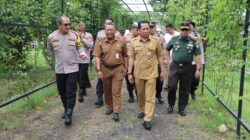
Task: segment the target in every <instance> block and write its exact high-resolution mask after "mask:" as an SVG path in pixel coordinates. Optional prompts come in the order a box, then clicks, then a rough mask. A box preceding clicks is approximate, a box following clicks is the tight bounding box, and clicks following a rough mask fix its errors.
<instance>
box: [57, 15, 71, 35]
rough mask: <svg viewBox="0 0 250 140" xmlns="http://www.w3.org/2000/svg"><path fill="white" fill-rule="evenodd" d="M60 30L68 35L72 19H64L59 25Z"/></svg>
mask: <svg viewBox="0 0 250 140" xmlns="http://www.w3.org/2000/svg"><path fill="white" fill-rule="evenodd" d="M59 30H60V31H61V32H62V33H63V34H68V33H69V30H70V19H69V18H67V17H62V23H61V24H60V25H59Z"/></svg>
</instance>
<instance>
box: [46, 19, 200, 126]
mask: <svg viewBox="0 0 250 140" xmlns="http://www.w3.org/2000/svg"><path fill="white" fill-rule="evenodd" d="M192 23H193V22H191V21H184V22H183V23H181V24H180V28H179V29H180V35H178V34H176V32H175V31H174V30H173V26H172V25H171V24H169V25H167V26H166V29H167V34H166V35H165V37H163V36H159V35H157V34H156V33H155V32H154V29H155V24H152V23H151V22H149V21H146V20H142V21H140V22H138V24H133V25H132V27H131V33H130V34H129V35H127V36H126V37H122V36H121V35H120V34H119V32H117V31H116V26H115V24H114V23H113V21H112V20H111V19H106V20H105V22H104V30H101V31H99V32H98V34H97V37H96V42H95V46H94V42H93V37H92V35H91V34H90V33H87V32H86V31H85V27H84V24H83V23H82V22H80V23H78V25H77V32H74V31H71V30H70V19H69V18H68V17H66V16H61V17H60V18H59V20H58V30H56V31H55V32H53V33H52V34H50V35H49V37H48V49H49V52H50V53H51V55H52V57H53V59H54V60H55V73H56V81H57V88H58V91H59V94H60V97H61V100H62V103H63V106H64V109H65V111H64V113H63V116H62V117H63V118H64V119H65V124H66V125H70V124H71V123H72V119H71V118H72V113H73V109H74V105H75V102H76V92H77V81H79V96H78V100H79V102H82V101H83V96H84V95H86V88H88V87H90V86H91V85H90V82H89V78H88V74H87V71H88V63H89V62H90V50H91V49H92V48H93V46H94V49H93V53H92V54H93V56H94V60H95V69H96V73H97V76H98V82H97V85H96V93H97V101H96V102H95V104H96V105H103V103H105V106H106V111H105V114H106V115H110V114H113V116H112V119H113V120H114V121H119V120H120V116H119V113H120V111H121V87H122V81H123V79H124V77H125V79H126V83H127V89H128V93H129V100H128V101H129V102H130V103H133V102H134V100H135V96H134V92H133V91H135V93H136V96H137V101H138V105H139V108H140V113H139V114H138V116H137V117H138V118H143V120H144V121H143V126H144V128H145V129H147V130H150V129H151V127H152V123H151V121H152V118H153V112H154V108H155V99H156V98H157V99H158V101H159V103H161V104H162V103H163V102H164V100H163V98H162V96H161V91H162V86H163V81H164V77H165V75H166V73H167V71H168V73H169V74H168V104H169V106H168V107H167V111H168V112H169V113H172V112H173V110H174V105H175V100H176V90H177V84H178V83H179V101H178V109H179V114H180V115H181V116H185V115H186V112H185V108H186V105H187V103H188V97H189V94H190V90H191V85H192V77H194V79H198V78H199V76H200V69H201V57H200V54H201V49H200V47H201V46H200V45H198V43H197V42H199V37H198V36H193V35H192V34H191V32H190V29H191V28H192V27H193V25H191V24H192ZM166 41H167V42H166ZM202 50H203V49H202ZM193 60H194V62H193V64H194V66H195V67H194V68H193V66H192V61H193ZM202 62H204V61H202ZM193 69H194V70H193ZM196 83H197V81H196ZM194 86H195V87H194V88H193V89H195V88H196V86H197V84H195V85H194ZM103 93H104V101H103ZM192 98H193V99H195V94H194V90H193V91H192Z"/></svg>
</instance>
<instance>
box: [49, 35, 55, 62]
mask: <svg viewBox="0 0 250 140" xmlns="http://www.w3.org/2000/svg"><path fill="white" fill-rule="evenodd" d="M47 49H48V52H49V54H50V56H51V58H52V61H53V62H55V54H54V51H53V46H52V43H51V39H50V37H48V41H47Z"/></svg>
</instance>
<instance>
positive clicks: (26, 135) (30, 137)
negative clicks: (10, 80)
mask: <svg viewBox="0 0 250 140" xmlns="http://www.w3.org/2000/svg"><path fill="white" fill-rule="evenodd" d="M95 85H96V81H92V88H91V89H89V90H88V95H87V96H85V99H84V102H83V103H81V104H80V103H77V104H76V107H75V110H74V114H73V124H72V126H70V127H66V126H65V125H64V120H63V119H61V118H60V116H61V113H62V111H63V109H62V105H61V103H60V101H59V98H58V99H53V102H54V103H53V104H52V105H51V107H50V108H49V109H47V110H43V111H37V112H34V113H32V114H31V115H30V116H29V117H27V118H25V119H24V123H23V124H22V125H21V127H20V128H17V129H15V130H13V131H2V132H0V140H9V139H11V140H12V139H13V140H201V139H202V140H211V139H213V140H220V138H219V136H217V135H214V134H209V133H207V132H201V131H200V130H199V129H198V128H197V127H196V124H195V118H196V115H198V114H196V113H195V111H191V110H188V109H187V112H188V115H187V116H186V117H181V116H180V115H178V114H177V109H176V108H175V112H174V113H173V114H168V113H167V111H166V103H164V104H158V103H156V109H155V113H154V119H153V128H152V130H151V131H146V130H144V128H143V127H142V125H141V124H142V122H143V120H141V119H138V118H137V114H138V113H139V108H138V106H137V103H132V104H131V103H128V102H127V100H128V93H127V90H126V88H125V85H126V84H125V81H124V82H123V89H122V112H121V114H120V122H114V121H113V120H112V119H111V117H112V115H111V116H107V115H105V114H104V112H105V107H100V108H97V107H95V106H94V101H95V99H96V95H95V88H94V87H95ZM163 96H164V99H165V101H166V99H167V98H166V97H167V96H166V91H164V92H163Z"/></svg>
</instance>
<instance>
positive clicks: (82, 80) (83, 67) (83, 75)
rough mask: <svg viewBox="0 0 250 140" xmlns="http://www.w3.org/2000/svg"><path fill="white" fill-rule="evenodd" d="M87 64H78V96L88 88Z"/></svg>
mask: <svg viewBox="0 0 250 140" xmlns="http://www.w3.org/2000/svg"><path fill="white" fill-rule="evenodd" d="M88 67H89V64H85V63H82V64H79V77H78V86H79V94H82V95H83V93H84V92H86V88H87V87H89V86H90V80H89V75H88Z"/></svg>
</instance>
